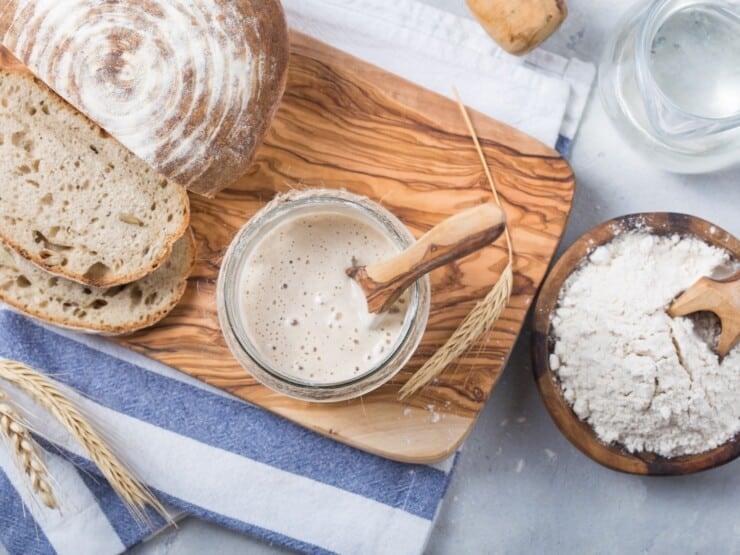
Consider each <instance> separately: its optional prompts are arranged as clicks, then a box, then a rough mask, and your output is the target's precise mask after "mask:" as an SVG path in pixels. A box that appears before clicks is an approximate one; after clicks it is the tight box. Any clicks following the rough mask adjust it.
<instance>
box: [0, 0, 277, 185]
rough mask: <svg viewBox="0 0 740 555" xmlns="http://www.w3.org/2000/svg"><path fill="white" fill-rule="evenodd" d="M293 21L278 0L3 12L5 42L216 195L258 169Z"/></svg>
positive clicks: (99, 117)
mask: <svg viewBox="0 0 740 555" xmlns="http://www.w3.org/2000/svg"><path fill="white" fill-rule="evenodd" d="M271 4H275V6H273V7H272V9H271V8H270V5H271ZM264 6H268V7H267V8H264ZM266 18H267V19H268V20H269V21H267V22H266V21H265V19H266ZM284 27H285V24H284V18H283V14H282V10H281V9H280V7H279V3H278V2H277V0H268V1H267V2H260V7H259V8H253V7H252V2H251V0H250V1H245V0H236V1H235V0H137V1H136V2H131V1H128V0H97V1H93V2H91V1H89V0H65V1H64V2H59V1H58V0H10V2H9V4H8V5H7V6H6V7H5V8H0V37H2V41H3V44H4V45H5V46H6V47H7V48H8V49H9V50H11V51H12V52H13V53H14V54H15V55H16V56H17V57H18V58H19V59H20V60H22V61H23V62H24V63H25V64H26V65H28V66H29V68H30V69H31V70H32V71H33V72H34V73H36V75H38V76H39V77H40V78H41V79H42V80H44V81H45V82H46V83H47V84H49V85H50V86H51V87H52V88H53V89H54V90H55V91H57V93H59V94H60V95H61V96H62V97H64V98H65V99H66V100H67V101H68V102H70V103H71V104H72V105H73V106H75V107H76V108H77V109H79V110H80V111H82V112H83V113H85V114H86V115H87V116H88V117H90V118H91V119H93V120H94V121H96V122H97V123H98V124H99V125H100V126H101V127H103V128H104V129H105V130H106V131H107V132H108V133H110V134H111V135H112V136H114V137H115V138H116V139H118V140H119V141H120V142H121V143H122V144H123V145H124V146H126V147H127V148H128V149H129V150H131V151H132V152H133V153H135V154H136V155H137V156H139V157H140V158H143V159H144V160H146V161H147V162H149V163H150V165H152V166H153V167H154V168H155V169H157V170H158V171H159V172H160V173H162V174H164V175H166V176H167V177H169V178H171V179H173V180H175V181H177V182H178V183H181V184H182V185H184V186H187V187H189V188H192V189H195V190H198V191H200V192H205V193H212V192H214V191H216V190H218V189H220V188H222V187H223V186H225V185H227V184H228V183H223V182H219V183H213V182H211V180H214V179H215V180H218V179H219V176H220V175H223V174H224V173H225V174H229V173H234V172H233V171H231V170H236V171H238V170H239V169H242V170H243V169H246V164H247V163H248V162H249V160H248V159H247V160H246V162H245V161H244V158H245V157H246V158H249V157H250V156H251V154H252V151H253V150H254V148H255V147H256V143H257V142H258V141H259V139H260V138H261V136H260V135H261V132H263V131H264V127H266V125H265V124H264V123H265V121H264V120H267V121H269V119H270V118H271V116H272V112H274V109H275V106H276V104H277V102H278V100H279V97H280V95H281V93H282V86H284V75H282V74H283V73H284V71H285V65H286V63H287V62H286V60H287V47H286V46H285V44H287V40H286V41H284V42H283V44H282V45H280V44H279V43H280V42H281V41H280V40H279V35H280V31H281V30H282V34H283V37H285V34H286V33H285V28H284ZM276 31H277V34H278V40H277V41H276V40H275V39H276V37H275V36H271V35H274V34H275V32H276ZM266 33H268V35H266ZM281 49H282V51H283V52H282V53H281V52H280V50H281ZM281 66H282V67H281ZM276 91H277V94H275V92H276ZM265 92H266V93H267V95H268V96H269V95H270V93H272V98H265V94H264V93H265ZM275 97H277V98H275ZM255 130H256V131H257V132H258V133H257V135H258V136H257V137H254V135H255ZM245 143H246V144H245ZM250 143H252V144H250ZM247 151H248V152H247ZM231 166H235V167H233V168H232V167H231ZM233 177H236V176H233ZM226 181H229V179H228V176H227V178H226Z"/></svg>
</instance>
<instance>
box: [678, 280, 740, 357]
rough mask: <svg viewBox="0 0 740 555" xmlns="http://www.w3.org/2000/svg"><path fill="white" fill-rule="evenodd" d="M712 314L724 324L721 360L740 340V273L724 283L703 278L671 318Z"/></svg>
mask: <svg viewBox="0 0 740 555" xmlns="http://www.w3.org/2000/svg"><path fill="white" fill-rule="evenodd" d="M700 310H709V311H711V312H714V313H715V314H716V315H717V316H719V319H720V321H721V325H722V330H721V333H720V336H719V342H718V344H717V352H718V353H719V355H720V356H725V355H727V353H729V352H730V351H731V350H732V349H733V348H734V346H735V345H736V344H737V343H738V340H740V273H736V274H735V275H733V276H730V277H728V278H725V279H721V280H714V279H710V278H707V277H703V278H701V279H700V280H699V281H697V282H696V283H695V284H694V285H692V286H691V287H689V288H688V289H687V290H686V291H684V293H683V294H681V296H680V297H678V298H677V299H676V300H675V301H673V303H672V304H671V306H670V307H669V308H668V314H669V315H670V316H671V317H674V318H675V317H676V316H686V315H687V314H691V313H692V312H698V311H700Z"/></svg>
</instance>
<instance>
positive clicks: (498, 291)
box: [399, 87, 514, 399]
mask: <svg viewBox="0 0 740 555" xmlns="http://www.w3.org/2000/svg"><path fill="white" fill-rule="evenodd" d="M452 90H453V91H454V93H455V98H456V99H457V105H458V107H459V108H460V112H461V113H462V116H463V119H464V120H465V124H466V125H467V127H468V131H469V132H470V136H471V138H472V139H473V144H475V149H476V151H477V152H478V157H479V158H480V161H481V164H482V165H483V171H484V172H485V174H486V179H488V183H489V185H490V186H491V192H493V198H494V199H495V200H496V204H498V205H499V206H501V200H500V199H499V196H498V192H497V191H496V184H495V183H494V181H493V176H492V175H491V170H490V168H489V167H488V163H487V162H486V156H485V154H484V153H483V149H482V148H481V146H480V141H478V136H477V135H476V134H475V129H474V127H473V122H472V121H470V116H469V115H468V111H467V110H466V109H465V105H464V104H463V102H462V99H461V98H460V93H458V92H457V89H456V88H455V87H453V88H452ZM502 209H503V207H502ZM504 235H505V236H506V247H507V251H508V256H509V262H508V264H507V265H506V268H504V271H503V272H502V273H501V275H500V276H499V278H498V281H496V284H495V285H494V286H493V288H492V289H491V290H490V291H489V292H488V294H487V295H486V296H485V297H484V298H483V300H481V301H478V302H477V303H476V305H475V306H474V307H473V310H471V311H470V313H469V314H468V315H467V316H466V317H465V319H464V320H463V321H462V323H461V324H460V325H459V326H458V328H457V329H456V330H455V331H454V333H453V334H452V336H451V337H450V338H449V339H448V340H447V341H446V342H445V344H444V345H442V347H440V348H439V349H437V352H435V353H434V354H433V355H432V357H431V358H430V359H429V360H427V361H426V362H425V363H424V365H423V366H422V367H421V368H420V369H419V370H418V371H417V372H416V373H415V374H414V375H413V376H411V378H410V379H409V381H408V382H406V383H405V384H404V386H403V387H402V388H401V390H400V392H399V398H400V399H406V398H407V397H409V396H410V395H413V394H414V393H416V392H417V391H419V390H420V389H421V388H422V387H424V386H425V385H426V384H428V383H429V382H431V381H432V380H433V379H434V378H436V377H437V376H439V375H440V374H441V373H442V371H443V370H444V369H445V368H447V366H449V364H450V363H451V362H453V361H455V360H457V359H458V358H459V357H460V356H462V355H463V354H464V353H465V351H467V350H468V349H469V348H470V346H471V345H472V344H473V342H474V341H475V340H476V339H478V338H479V337H480V336H481V335H483V334H484V333H486V332H487V331H488V330H490V329H491V327H493V325H494V324H495V323H496V321H497V320H498V319H499V317H500V316H501V313H502V312H503V311H504V308H506V305H507V304H508V303H509V299H511V292H512V290H513V288H514V268H513V261H514V255H513V252H512V248H511V236H510V235H509V227H508V225H507V226H506V227H505V228H504Z"/></svg>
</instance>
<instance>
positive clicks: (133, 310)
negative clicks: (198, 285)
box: [0, 232, 195, 335]
mask: <svg viewBox="0 0 740 555" xmlns="http://www.w3.org/2000/svg"><path fill="white" fill-rule="evenodd" d="M194 260H195V244H194V241H193V236H192V233H190V232H187V233H186V234H185V235H184V236H183V237H182V238H181V239H180V240H179V241H177V242H176V243H175V246H174V248H173V250H172V255H171V256H170V258H169V259H168V260H167V261H166V262H165V263H164V264H163V265H162V266H161V267H160V268H159V269H157V270H156V271H155V272H153V273H151V274H149V275H148V276H146V277H143V278H141V279H140V280H138V281H135V282H133V283H130V284H127V285H120V286H117V287H112V288H96V287H88V286H85V285H81V284H79V283H77V282H74V281H70V280H68V279H64V278H60V277H57V276H53V275H51V274H48V273H47V272H45V271H43V270H41V269H40V268H38V267H37V266H35V265H33V264H31V263H30V262H28V261H27V260H26V259H25V258H23V257H21V256H19V255H18V254H17V253H15V252H14V251H12V250H9V249H6V248H4V247H0V300H2V301H3V302H5V303H7V304H9V305H10V306H12V307H14V308H16V309H18V310H19V311H21V312H24V313H25V314H28V315H30V316H33V317H35V318H38V319H40V320H43V321H46V322H49V323H52V324H57V325H61V326H64V327H68V328H72V329H77V330H82V331H89V332H98V333H105V334H111V335H112V334H120V333H127V332H131V331H135V330H137V329H140V328H144V327H147V326H151V325H152V324H154V323H155V322H157V321H159V320H160V319H162V318H164V317H165V316H166V315H167V313H169V312H170V311H171V310H172V309H173V308H174V306H175V305H176V304H177V302H178V301H179V300H180V298H181V297H182V295H183V293H184V292H185V288H186V286H187V278H188V275H189V274H190V271H191V270H192V267H193V263H194Z"/></svg>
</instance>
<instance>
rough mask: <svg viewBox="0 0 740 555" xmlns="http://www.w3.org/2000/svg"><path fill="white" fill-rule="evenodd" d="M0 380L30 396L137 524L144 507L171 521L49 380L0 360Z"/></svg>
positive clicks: (142, 519) (145, 519)
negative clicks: (59, 426) (84, 453)
mask: <svg viewBox="0 0 740 555" xmlns="http://www.w3.org/2000/svg"><path fill="white" fill-rule="evenodd" d="M0 378H2V379H4V380H6V381H8V382H9V383H11V384H13V385H14V386H16V387H17V388H18V389H20V390H21V391H23V392H24V393H26V394H27V395H29V396H30V397H31V398H32V399H33V400H34V401H36V402H37V403H38V404H39V405H41V406H42V407H43V408H45V409H46V410H47V411H48V412H49V413H50V414H51V415H52V416H54V417H55V418H56V419H57V420H58V421H59V422H60V423H61V424H62V425H63V426H64V427H65V428H66V429H67V431H68V432H69V433H70V434H72V436H73V437H74V438H75V439H76V440H77V441H78V442H79V443H80V445H82V447H84V449H85V451H87V453H88V455H89V456H90V459H92V461H93V462H94V463H95V465H96V466H97V467H98V469H99V470H100V473H101V474H102V475H103V476H104V477H105V479H106V480H108V483H109V484H110V485H111V487H112V488H113V489H114V490H115V492H116V493H117V494H118V496H119V497H120V498H121V500H122V501H123V502H124V503H125V504H126V506H127V507H128V508H129V510H130V511H131V514H132V515H133V516H134V517H135V518H136V519H137V520H138V521H139V522H141V523H146V524H148V523H149V518H148V515H147V513H146V508H147V507H151V508H152V509H154V510H155V511H156V512H157V513H158V514H160V515H161V516H162V517H163V518H164V519H165V520H166V521H167V522H171V518H170V517H169V515H168V514H167V511H166V510H165V508H164V507H163V506H162V504H161V503H160V502H159V501H158V500H157V498H156V497H154V495H153V494H152V492H151V491H149V490H148V489H147V488H146V487H145V486H144V485H143V484H142V483H141V482H140V481H139V480H137V479H136V478H135V477H134V476H133V475H132V474H131V472H129V471H128V470H127V469H126V467H124V466H123V464H122V463H121V462H120V461H119V460H118V458H117V457H116V456H115V455H114V453H113V451H112V450H111V448H110V447H109V446H108V445H107V443H106V442H105V441H104V440H103V438H102V437H101V436H100V434H99V433H98V432H97V431H95V429H94V428H93V427H92V425H90V423H89V422H88V421H87V419H85V417H84V416H82V414H81V413H80V411H79V410H78V409H77V408H76V407H75V406H74V405H73V404H72V403H71V402H70V401H69V400H68V399H67V398H66V397H64V395H62V393H61V392H60V391H59V389H58V388H57V386H56V385H55V383H54V382H53V381H52V380H51V379H49V378H47V377H46V376H44V375H43V374H41V373H39V372H37V371H36V370H33V369H31V368H29V367H28V366H26V365H24V364H21V363H19V362H15V361H12V360H5V359H0Z"/></svg>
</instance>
